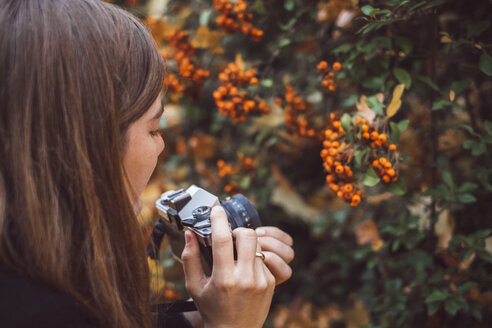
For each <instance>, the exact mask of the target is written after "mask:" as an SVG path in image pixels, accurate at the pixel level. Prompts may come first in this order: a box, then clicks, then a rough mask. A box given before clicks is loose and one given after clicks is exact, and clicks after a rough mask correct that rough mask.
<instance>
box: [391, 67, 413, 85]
mask: <svg viewBox="0 0 492 328" xmlns="http://www.w3.org/2000/svg"><path fill="white" fill-rule="evenodd" d="M393 75H394V76H395V77H396V79H397V80H398V82H400V83H403V84H404V85H405V87H406V88H407V89H410V86H411V85H412V77H411V76H410V73H408V72H407V71H406V70H404V69H403V68H395V69H394V70H393Z"/></svg>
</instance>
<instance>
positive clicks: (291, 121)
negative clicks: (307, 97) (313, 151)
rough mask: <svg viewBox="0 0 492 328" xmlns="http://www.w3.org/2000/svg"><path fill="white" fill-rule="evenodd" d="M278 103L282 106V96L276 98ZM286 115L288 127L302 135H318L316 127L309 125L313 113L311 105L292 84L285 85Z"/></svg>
mask: <svg viewBox="0 0 492 328" xmlns="http://www.w3.org/2000/svg"><path fill="white" fill-rule="evenodd" d="M275 102H276V104H277V105H279V106H282V103H283V100H282V98H276V99H275ZM285 102H286V105H285V108H284V109H285V115H284V120H285V124H286V125H287V128H288V129H289V130H291V131H295V132H297V133H299V135H301V136H308V137H316V131H315V129H314V128H309V127H308V116H309V114H311V111H310V110H311V106H310V104H309V103H307V102H305V101H304V100H302V98H301V97H299V96H298V95H297V93H296V92H295V90H294V88H293V87H292V86H290V85H288V86H286V87H285Z"/></svg>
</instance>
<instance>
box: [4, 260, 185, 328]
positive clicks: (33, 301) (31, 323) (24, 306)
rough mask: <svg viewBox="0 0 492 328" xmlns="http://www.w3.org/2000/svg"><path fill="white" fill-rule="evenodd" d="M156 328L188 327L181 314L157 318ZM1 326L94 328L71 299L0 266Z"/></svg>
mask: <svg viewBox="0 0 492 328" xmlns="http://www.w3.org/2000/svg"><path fill="white" fill-rule="evenodd" d="M157 322H158V324H156V327H159V328H163V327H190V326H189V324H188V322H187V321H186V320H185V319H184V318H183V317H182V316H181V315H164V316H163V315H160V316H159V318H158V320H157ZM0 327H2V328H21V327H26V328H27V327H36V328H48V327H49V328H57V327H63V328H97V326H96V325H95V324H94V323H93V322H91V320H90V318H89V317H88V316H87V315H86V314H85V313H84V311H83V310H82V309H81V308H79V307H78V306H77V303H76V302H75V300H74V299H72V298H71V297H69V296H67V295H64V294H61V293H59V292H57V291H55V290H53V289H52V288H50V287H49V286H47V285H46V284H44V283H42V282H38V281H33V280H30V279H26V278H24V277H22V276H20V275H18V274H17V273H15V272H13V271H11V270H9V269H7V268H5V266H3V265H2V264H1V263H0Z"/></svg>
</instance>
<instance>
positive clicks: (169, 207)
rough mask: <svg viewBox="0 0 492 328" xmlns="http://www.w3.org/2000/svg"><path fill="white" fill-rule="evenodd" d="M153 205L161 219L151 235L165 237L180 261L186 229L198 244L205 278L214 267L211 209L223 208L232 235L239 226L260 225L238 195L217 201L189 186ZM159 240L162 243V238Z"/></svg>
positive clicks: (169, 194) (251, 209)
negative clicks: (159, 233) (156, 234)
mask: <svg viewBox="0 0 492 328" xmlns="http://www.w3.org/2000/svg"><path fill="white" fill-rule="evenodd" d="M155 204H156V208H157V210H158V212H159V216H160V219H159V222H158V223H157V224H156V227H155V228H154V232H153V235H155V232H156V230H157V231H161V232H163V233H162V235H163V234H167V235H168V237H169V242H170V244H171V249H172V251H173V254H174V255H175V257H176V258H177V259H178V260H181V253H182V252H183V248H184V245H185V240H184V231H185V229H189V230H191V231H193V232H194V233H195V235H196V236H197V238H198V241H199V245H200V255H201V259H202V264H203V268H204V272H205V273H206V274H207V275H210V274H211V272H212V264H213V258H212V238H213V236H212V226H211V222H210V213H211V211H212V207H214V206H216V205H222V207H223V208H224V210H225V212H226V214H227V218H228V221H229V226H230V229H231V233H232V230H234V229H235V228H238V227H245V228H251V229H255V228H257V227H259V226H261V221H260V217H259V215H258V212H257V211H256V208H255V207H254V206H253V204H251V202H250V201H249V200H248V199H247V198H246V197H244V196H243V195H241V194H236V195H234V196H233V197H227V198H226V199H225V200H223V201H219V199H218V197H217V196H215V195H213V194H212V193H210V192H208V191H206V190H205V189H202V188H200V187H197V186H195V185H192V186H190V187H189V188H188V189H186V190H183V189H180V190H177V191H174V190H170V191H167V192H165V193H163V194H162V195H161V197H160V198H159V199H158V200H156V203H155ZM153 239H155V236H153ZM160 239H161V240H162V236H161V238H160ZM154 243H156V241H155V240H154ZM158 244H160V241H157V243H156V245H158ZM234 253H235V252H234ZM154 254H155V252H154Z"/></svg>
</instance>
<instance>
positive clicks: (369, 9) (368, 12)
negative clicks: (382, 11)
mask: <svg viewBox="0 0 492 328" xmlns="http://www.w3.org/2000/svg"><path fill="white" fill-rule="evenodd" d="M360 10H361V11H362V13H364V15H366V16H370V15H371V13H372V12H373V11H374V7H373V6H371V5H365V6H364V7H362V8H360Z"/></svg>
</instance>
